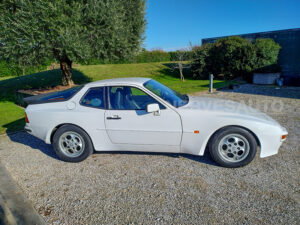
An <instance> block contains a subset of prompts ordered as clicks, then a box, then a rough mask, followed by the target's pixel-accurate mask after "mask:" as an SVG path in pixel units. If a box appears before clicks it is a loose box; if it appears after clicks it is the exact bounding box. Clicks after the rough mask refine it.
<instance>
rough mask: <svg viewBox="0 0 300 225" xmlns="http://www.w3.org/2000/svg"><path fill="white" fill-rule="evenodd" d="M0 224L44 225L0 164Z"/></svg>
mask: <svg viewBox="0 0 300 225" xmlns="http://www.w3.org/2000/svg"><path fill="white" fill-rule="evenodd" d="M0 224H1V225H2V224H3V225H17V224H22V225H23V224H24V225H27V224H28V225H29V224H30V225H34V224H36V225H39V224H46V223H45V221H44V220H43V219H42V217H41V216H40V215H39V214H38V213H37V212H36V211H35V209H34V208H33V207H32V205H31V203H30V202H29V200H28V199H26V198H25V196H24V195H23V192H22V191H21V189H20V188H19V187H18V186H17V185H16V184H15V182H14V181H13V179H12V177H11V176H10V175H9V174H8V172H7V170H6V169H5V167H4V166H3V165H2V164H1V163H0Z"/></svg>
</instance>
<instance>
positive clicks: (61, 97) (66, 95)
mask: <svg viewBox="0 0 300 225" xmlns="http://www.w3.org/2000/svg"><path fill="white" fill-rule="evenodd" d="M82 87H83V86H82V85H81V86H77V87H72V88H70V89H67V90H63V91H58V92H54V93H51V94H49V95H47V96H45V97H43V98H41V101H65V100H68V99H70V98H71V97H73V95H75V94H76V93H77V92H78V91H79V90H80V89H81V88H82Z"/></svg>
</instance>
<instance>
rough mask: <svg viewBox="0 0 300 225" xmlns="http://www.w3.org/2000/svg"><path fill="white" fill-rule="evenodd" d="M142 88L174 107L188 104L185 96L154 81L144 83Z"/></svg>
mask: <svg viewBox="0 0 300 225" xmlns="http://www.w3.org/2000/svg"><path fill="white" fill-rule="evenodd" d="M144 87H146V88H147V89H148V90H150V91H151V92H153V93H154V94H156V95H157V96H159V97H160V98H162V99H163V100H165V101H167V102H169V103H170V104H172V105H173V106H175V107H180V106H183V105H186V104H187V103H188V102H189V98H188V96H187V95H182V94H180V93H178V92H176V91H174V90H172V89H171V88H168V87H166V86H165V85H163V84H161V83H159V82H157V81H155V80H149V81H147V82H145V83H144Z"/></svg>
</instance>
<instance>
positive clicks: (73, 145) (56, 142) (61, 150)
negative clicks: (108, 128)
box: [53, 125, 93, 162]
mask: <svg viewBox="0 0 300 225" xmlns="http://www.w3.org/2000/svg"><path fill="white" fill-rule="evenodd" d="M53 148H54V151H55V153H56V154H57V156H58V157H59V158H60V159H61V160H63V161H66V162H81V161H83V160H85V159H86V158H87V157H88V156H89V155H90V154H92V152H93V145H92V142H91V139H90V137H89V136H88V135H87V133H86V132H85V131H83V130H82V129H81V128H79V127H77V126H74V125H63V126H61V127H60V128H59V129H58V130H57V131H56V132H55V134H54V137H53Z"/></svg>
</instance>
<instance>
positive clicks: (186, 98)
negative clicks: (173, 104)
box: [183, 94, 189, 102]
mask: <svg viewBox="0 0 300 225" xmlns="http://www.w3.org/2000/svg"><path fill="white" fill-rule="evenodd" d="M183 97H184V99H185V100H187V102H189V96H188V95H187V94H184V95H183Z"/></svg>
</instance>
